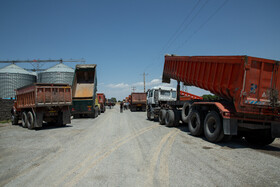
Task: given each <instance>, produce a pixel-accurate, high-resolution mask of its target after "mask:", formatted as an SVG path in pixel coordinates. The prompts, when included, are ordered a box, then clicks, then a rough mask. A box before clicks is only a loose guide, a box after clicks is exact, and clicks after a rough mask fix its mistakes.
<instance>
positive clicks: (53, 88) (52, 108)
mask: <svg viewBox="0 0 280 187" xmlns="http://www.w3.org/2000/svg"><path fill="white" fill-rule="evenodd" d="M71 104H72V93H71V87H70V86H69V85H67V84H42V83H40V84H39V83H35V84H32V85H29V86H25V87H22V88H19V89H17V90H16V100H15V103H14V106H13V109H12V110H11V113H12V124H13V125H16V124H18V121H19V120H22V127H24V128H26V127H28V129H34V128H40V127H42V125H43V121H46V122H52V123H55V124H56V125H59V126H65V125H66V124H69V123H71V115H70V110H69V107H70V105H71Z"/></svg>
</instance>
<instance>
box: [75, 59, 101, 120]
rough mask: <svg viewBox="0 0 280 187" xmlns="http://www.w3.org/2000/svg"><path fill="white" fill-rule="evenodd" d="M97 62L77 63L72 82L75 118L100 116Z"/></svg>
mask: <svg viewBox="0 0 280 187" xmlns="http://www.w3.org/2000/svg"><path fill="white" fill-rule="evenodd" d="M96 91H97V78H96V64H77V65H76V68H75V73H74V78H73V84H72V95H73V99H72V100H73V101H72V103H73V104H72V109H71V113H72V115H73V117H74V118H78V117H82V116H87V117H92V118H95V117H97V116H98V112H99V107H98V105H99V104H98V100H97V97H96Z"/></svg>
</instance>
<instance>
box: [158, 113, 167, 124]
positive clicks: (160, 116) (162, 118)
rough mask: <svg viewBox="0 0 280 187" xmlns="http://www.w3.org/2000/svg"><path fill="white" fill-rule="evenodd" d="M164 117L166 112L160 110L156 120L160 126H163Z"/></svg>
mask: <svg viewBox="0 0 280 187" xmlns="http://www.w3.org/2000/svg"><path fill="white" fill-rule="evenodd" d="M165 116H166V110H165V109H162V110H160V111H159V116H158V120H159V123H160V124H161V125H164V124H165Z"/></svg>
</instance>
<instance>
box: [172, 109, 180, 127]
mask: <svg viewBox="0 0 280 187" xmlns="http://www.w3.org/2000/svg"><path fill="white" fill-rule="evenodd" d="M173 112H174V117H175V119H174V123H173V126H179V124H180V119H181V111H179V110H176V109H174V110H173Z"/></svg>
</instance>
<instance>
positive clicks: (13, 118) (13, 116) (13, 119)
mask: <svg viewBox="0 0 280 187" xmlns="http://www.w3.org/2000/svg"><path fill="white" fill-rule="evenodd" d="M17 124H18V116H17V115H15V114H12V125H17Z"/></svg>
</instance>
